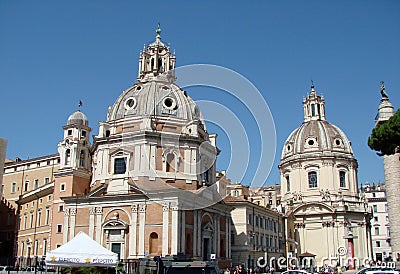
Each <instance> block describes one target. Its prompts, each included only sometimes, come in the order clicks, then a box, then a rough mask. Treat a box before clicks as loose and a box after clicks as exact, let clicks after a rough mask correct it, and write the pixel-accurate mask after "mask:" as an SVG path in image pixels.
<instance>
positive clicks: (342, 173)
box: [339, 170, 346, 187]
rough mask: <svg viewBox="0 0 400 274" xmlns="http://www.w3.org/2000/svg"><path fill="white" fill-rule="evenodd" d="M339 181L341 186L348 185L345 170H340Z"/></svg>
mask: <svg viewBox="0 0 400 274" xmlns="http://www.w3.org/2000/svg"><path fill="white" fill-rule="evenodd" d="M339 181H340V187H346V172H345V171H343V170H341V171H339Z"/></svg>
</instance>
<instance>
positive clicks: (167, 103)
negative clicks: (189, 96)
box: [163, 97, 176, 110]
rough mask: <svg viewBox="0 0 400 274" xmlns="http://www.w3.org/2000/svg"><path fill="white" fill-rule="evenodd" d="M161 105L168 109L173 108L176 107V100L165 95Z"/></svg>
mask: <svg viewBox="0 0 400 274" xmlns="http://www.w3.org/2000/svg"><path fill="white" fill-rule="evenodd" d="M163 107H164V108H166V109H169V110H174V109H175V108H176V101H175V99H174V98H172V97H165V98H164V99H163Z"/></svg>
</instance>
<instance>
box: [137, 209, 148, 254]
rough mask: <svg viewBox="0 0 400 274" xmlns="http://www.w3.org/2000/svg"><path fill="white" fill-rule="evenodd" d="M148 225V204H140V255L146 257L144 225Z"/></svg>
mask: <svg viewBox="0 0 400 274" xmlns="http://www.w3.org/2000/svg"><path fill="white" fill-rule="evenodd" d="M145 225H146V204H141V205H139V252H138V256H142V257H144V242H145V241H146V239H145V235H144V227H145Z"/></svg>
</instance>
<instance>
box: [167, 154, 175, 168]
mask: <svg viewBox="0 0 400 274" xmlns="http://www.w3.org/2000/svg"><path fill="white" fill-rule="evenodd" d="M174 164H175V155H174V154H173V153H168V154H167V166H166V171H167V172H173V171H174V170H175V167H174Z"/></svg>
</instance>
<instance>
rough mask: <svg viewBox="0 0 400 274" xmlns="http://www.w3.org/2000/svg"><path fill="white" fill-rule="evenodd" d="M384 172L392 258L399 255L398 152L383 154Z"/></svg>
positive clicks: (399, 183) (399, 171)
mask: <svg viewBox="0 0 400 274" xmlns="http://www.w3.org/2000/svg"><path fill="white" fill-rule="evenodd" d="M383 168H384V172H385V186H386V199H387V203H388V215H389V227H390V242H391V244H392V252H393V259H394V260H396V259H397V258H398V257H400V256H398V255H400V254H399V253H400V214H399V211H400V200H399V199H398V193H399V189H400V179H399V178H400V153H395V154H393V155H384V156H383Z"/></svg>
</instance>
